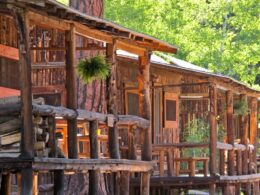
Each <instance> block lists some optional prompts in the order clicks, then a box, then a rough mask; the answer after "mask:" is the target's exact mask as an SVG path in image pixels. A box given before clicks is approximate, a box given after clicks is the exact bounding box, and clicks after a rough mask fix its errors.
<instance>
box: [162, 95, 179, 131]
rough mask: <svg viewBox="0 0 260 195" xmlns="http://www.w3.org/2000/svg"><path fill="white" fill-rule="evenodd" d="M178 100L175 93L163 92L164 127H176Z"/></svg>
mask: <svg viewBox="0 0 260 195" xmlns="http://www.w3.org/2000/svg"><path fill="white" fill-rule="evenodd" d="M178 121H179V102H178V96H177V94H175V93H171V92H165V94H164V127H165V128H173V129H178Z"/></svg>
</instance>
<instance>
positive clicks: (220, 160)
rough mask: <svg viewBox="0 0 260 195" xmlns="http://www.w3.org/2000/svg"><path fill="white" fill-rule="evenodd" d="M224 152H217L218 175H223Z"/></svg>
mask: <svg viewBox="0 0 260 195" xmlns="http://www.w3.org/2000/svg"><path fill="white" fill-rule="evenodd" d="M225 158H226V156H225V150H221V149H220V151H219V174H220V175H225Z"/></svg>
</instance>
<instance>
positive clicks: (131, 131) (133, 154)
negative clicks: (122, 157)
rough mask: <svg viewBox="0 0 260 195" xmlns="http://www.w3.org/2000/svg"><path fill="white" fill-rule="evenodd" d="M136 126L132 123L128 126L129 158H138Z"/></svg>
mask: <svg viewBox="0 0 260 195" xmlns="http://www.w3.org/2000/svg"><path fill="white" fill-rule="evenodd" d="M134 133H135V132H134V126H133V125H130V126H129V127H128V159H131V160H136V159H137V155H136V149H137V148H136V144H135V139H134Z"/></svg>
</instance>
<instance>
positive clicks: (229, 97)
mask: <svg viewBox="0 0 260 195" xmlns="http://www.w3.org/2000/svg"><path fill="white" fill-rule="evenodd" d="M226 105H227V108H226V113H227V143H229V144H231V145H234V139H235V136H234V130H233V93H232V91H227V92H226ZM234 174H235V152H234V150H229V151H228V175H234Z"/></svg>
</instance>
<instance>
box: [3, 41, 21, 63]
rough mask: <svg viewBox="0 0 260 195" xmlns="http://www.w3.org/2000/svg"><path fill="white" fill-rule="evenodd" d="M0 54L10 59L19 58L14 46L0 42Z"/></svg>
mask: <svg viewBox="0 0 260 195" xmlns="http://www.w3.org/2000/svg"><path fill="white" fill-rule="evenodd" d="M0 56H2V57H5V58H9V59H11V60H19V50H18V49H17V48H15V47H10V46H7V45H3V44H0Z"/></svg>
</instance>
